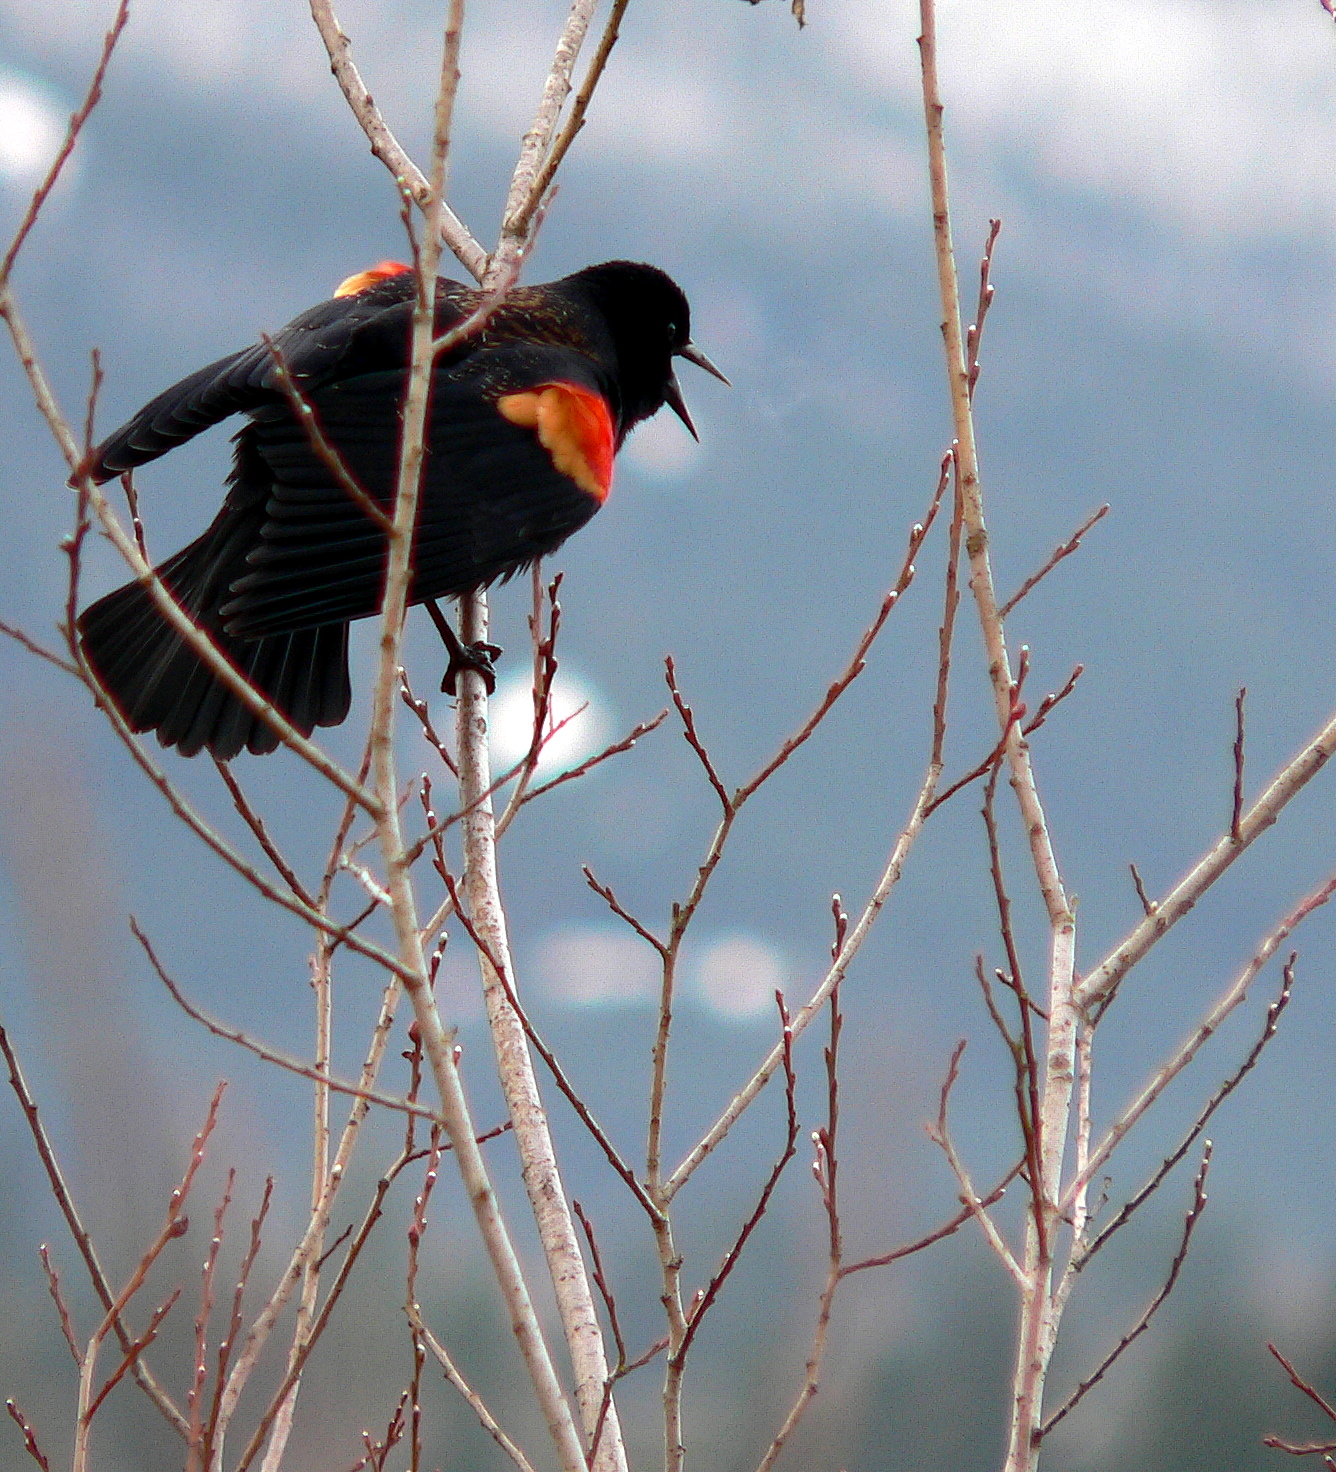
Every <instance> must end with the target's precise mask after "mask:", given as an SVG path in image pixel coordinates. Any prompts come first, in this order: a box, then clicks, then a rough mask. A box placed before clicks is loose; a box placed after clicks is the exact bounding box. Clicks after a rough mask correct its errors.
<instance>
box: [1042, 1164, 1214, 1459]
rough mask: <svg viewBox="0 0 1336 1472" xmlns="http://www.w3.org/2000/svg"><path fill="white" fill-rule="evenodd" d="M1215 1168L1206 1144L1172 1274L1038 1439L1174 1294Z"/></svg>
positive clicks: (1100, 1376) (1117, 1356)
mask: <svg viewBox="0 0 1336 1472" xmlns="http://www.w3.org/2000/svg"><path fill="white" fill-rule="evenodd" d="M1210 1168H1211V1142H1210V1141H1209V1140H1208V1141H1207V1142H1206V1148H1205V1149H1204V1150H1203V1151H1202V1158H1201V1165H1200V1167H1199V1168H1198V1170H1197V1178H1196V1180H1195V1181H1194V1182H1193V1187H1192V1205H1191V1206H1190V1207H1189V1208H1188V1213H1187V1216H1186V1217H1185V1218H1184V1221H1183V1236H1182V1238H1181V1239H1180V1241H1179V1244H1178V1251H1177V1252H1176V1253H1175V1254H1174V1258H1173V1261H1172V1262H1171V1263H1170V1264H1169V1274H1168V1276H1167V1277H1166V1278H1165V1280H1164V1286H1163V1287H1162V1288H1161V1289H1160V1291H1159V1292H1158V1293H1157V1294H1156V1295H1155V1297H1154V1298H1153V1299H1151V1301H1150V1304H1149V1305H1148V1307H1147V1308H1146V1311H1145V1313H1143V1314H1142V1315H1141V1317H1140V1318H1139V1319H1138V1320H1137V1322H1136V1323H1135V1324H1134V1325H1133V1327H1132V1328H1131V1329H1129V1330H1128V1332H1127V1333H1126V1334H1124V1335H1123V1337H1122V1338H1121V1339H1120V1340H1119V1341H1118V1343H1117V1345H1116V1346H1115V1347H1114V1348H1113V1349H1112V1350H1111V1351H1110V1352H1109V1354H1107V1355H1106V1356H1105V1358H1104V1360H1103V1361H1102V1362H1101V1364H1100V1365H1099V1367H1098V1369H1096V1370H1095V1372H1094V1373H1093V1374H1091V1375H1088V1376H1087V1377H1086V1378H1085V1379H1084V1380H1082V1381H1081V1383H1080V1384H1079V1385H1078V1386H1077V1387H1076V1389H1075V1390H1074V1391H1073V1392H1072V1394H1071V1395H1070V1396H1069V1397H1068V1398H1067V1400H1066V1402H1065V1403H1064V1404H1063V1405H1062V1406H1061V1407H1060V1408H1059V1409H1058V1410H1056V1411H1055V1412H1054V1413H1053V1414H1052V1415H1051V1416H1050V1417H1049V1418H1048V1419H1047V1420H1046V1421H1045V1422H1044V1424H1043V1425H1042V1426H1041V1427H1040V1428H1039V1430H1038V1433H1037V1436H1038V1437H1039V1438H1042V1437H1045V1436H1047V1435H1048V1433H1049V1432H1050V1431H1052V1429H1053V1428H1054V1427H1055V1426H1056V1425H1057V1424H1058V1422H1059V1421H1061V1420H1062V1419H1063V1418H1064V1417H1065V1416H1066V1415H1068V1413H1069V1412H1071V1411H1073V1410H1075V1409H1076V1407H1077V1406H1078V1405H1079V1404H1080V1402H1081V1401H1082V1400H1083V1399H1084V1398H1085V1395H1086V1393H1087V1392H1088V1391H1089V1390H1091V1389H1093V1388H1094V1386H1096V1385H1098V1384H1099V1382H1100V1381H1101V1380H1102V1379H1103V1378H1104V1376H1105V1375H1106V1374H1107V1373H1108V1372H1109V1370H1111V1369H1112V1368H1113V1366H1114V1364H1115V1363H1116V1362H1117V1361H1118V1359H1119V1358H1120V1357H1121V1356H1122V1354H1123V1353H1124V1351H1125V1350H1127V1349H1128V1348H1130V1347H1131V1345H1132V1344H1133V1343H1135V1341H1136V1340H1138V1339H1139V1338H1140V1337H1141V1336H1142V1335H1143V1334H1144V1333H1145V1332H1146V1330H1147V1329H1148V1328H1149V1327H1150V1321H1151V1319H1152V1318H1154V1317H1155V1313H1156V1310H1157V1309H1158V1308H1159V1307H1160V1305H1161V1304H1162V1303H1163V1302H1164V1301H1165V1299H1166V1298H1168V1297H1169V1295H1170V1294H1171V1293H1172V1292H1173V1291H1174V1284H1175V1283H1177V1282H1178V1275H1179V1273H1180V1272H1182V1270H1183V1264H1184V1263H1185V1262H1186V1261H1187V1256H1188V1249H1189V1248H1190V1247H1191V1245H1192V1233H1193V1231H1194V1229H1195V1228H1196V1225H1197V1223H1198V1222H1199V1221H1200V1220H1201V1214H1202V1212H1203V1211H1204V1210H1205V1209H1206V1176H1207V1173H1208V1172H1209V1170H1210Z"/></svg>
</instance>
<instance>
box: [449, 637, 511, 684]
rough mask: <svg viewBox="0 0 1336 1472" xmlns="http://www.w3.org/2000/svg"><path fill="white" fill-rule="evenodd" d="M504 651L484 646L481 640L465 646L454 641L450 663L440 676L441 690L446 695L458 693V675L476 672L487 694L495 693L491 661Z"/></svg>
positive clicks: (494, 671)
mask: <svg viewBox="0 0 1336 1472" xmlns="http://www.w3.org/2000/svg"><path fill="white" fill-rule="evenodd" d="M504 652H505V651H504V650H503V649H502V648H501V646H500V645H499V644H485V643H483V642H482V641H481V640H479V641H478V643H476V644H465V643H464V642H463V641H462V640H460V639H456V642H455V647H454V648H453V649H451V651H450V663H449V664H448V665H446V667H445V674H444V675H442V676H441V689H442V691H443V692H444V693H445V694H446V695H455V694H457V693H458V691H457V690H456V685H457V684H458V681H459V675H460V673H461V671H463V670H476V671H477V673H478V674H480V675H481V676H482V682H483V684H484V685H485V686H486V687H487V693H488V694H489V695H493V694H495V693H496V669H495V667H494V665H493V663H492V662H493V660H497V659H500V658H501V656H502V654H503V653H504Z"/></svg>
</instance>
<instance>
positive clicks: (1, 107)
mask: <svg viewBox="0 0 1336 1472" xmlns="http://www.w3.org/2000/svg"><path fill="white" fill-rule="evenodd" d="M67 116H68V109H66V108H65V107H63V106H62V104H61V101H60V99H59V97H58V96H57V95H56V93H55V92H54V91H53V90H52V89H51V88H50V87H48V86H46V84H45V83H43V82H40V81H38V79H37V78H35V77H29V76H25V75H24V74H23V73H22V72H16V71H11V70H9V69H8V68H7V67H0V184H8V185H13V186H15V187H16V188H17V189H21V190H24V191H26V190H29V189H32V188H34V187H35V186H36V185H37V184H39V183H40V182H41V180H42V177H43V175H44V174H45V173H46V171H47V169H48V168H49V167H50V166H51V162H52V160H53V159H54V158H55V156H56V152H57V150H58V149H59V148H60V143H61V139H62V138H64V136H65V126H66V119H67Z"/></svg>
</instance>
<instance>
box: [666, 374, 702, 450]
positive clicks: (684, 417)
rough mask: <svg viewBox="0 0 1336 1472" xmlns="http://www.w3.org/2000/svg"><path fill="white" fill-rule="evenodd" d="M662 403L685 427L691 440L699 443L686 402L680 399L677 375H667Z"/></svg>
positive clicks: (680, 388) (680, 391)
mask: <svg viewBox="0 0 1336 1472" xmlns="http://www.w3.org/2000/svg"><path fill="white" fill-rule="evenodd" d="M663 401H664V403H665V404H667V405H668V407H669V408H670V409H671V410H672V411H673V413H674V414H676V415H677V417H678V418H679V419H680V420H681V421H682V423H683V424H685V425H686V427H687V430H688V432H689V433H690V435H691V438H692V439H693V440H696V441H697V442H699V441H700V435H698V434H697V433H696V426H695V425H694V424H692V422H691V415H690V414H688V413H687V401H686V400H685V399H684V398H683V397H682V387H681V385H680V384H679V383H678V381H677V374H676V373H670V374H669V375H668V387H667V388H666V389H665V390H664V392H663Z"/></svg>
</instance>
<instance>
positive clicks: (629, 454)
mask: <svg viewBox="0 0 1336 1472" xmlns="http://www.w3.org/2000/svg"><path fill="white" fill-rule="evenodd" d="M622 458H623V459H624V460H626V461H627V462H628V463H629V464H630V465H632V466H634V468H635V469H636V470H637V471H638V472H639V473H640V474H641V475H644V476H648V477H649V479H650V480H677V479H678V478H679V477H681V476H684V475H686V474H687V472H688V471H689V470H691V468H692V467H693V466H694V465H695V463H696V461H697V460H698V459H699V458H700V446H699V445H698V444H697V443H696V441H695V440H693V439H692V438H691V436H690V435H689V434H688V433H687V430H686V425H684V424H683V423H682V422H681V420H680V419H678V417H677V415H676V414H674V413H673V412H672V410H670V409H664V410H662V411H660V413H659V414H658V415H657V416H656V417H655V418H654V419H651V420H649V421H648V422H647V423H645V424H642V425H640V426H639V427H638V428H637V429H636V430H635V431H634V433H633V434H632V435H631V438H630V439H629V440H627V442H626V448H625V449H624V450H623V451H622Z"/></svg>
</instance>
